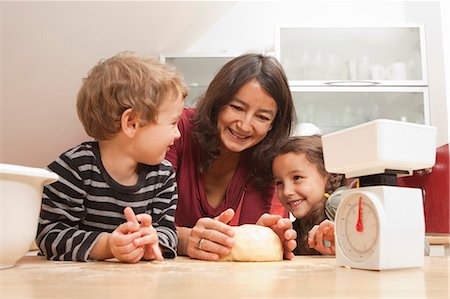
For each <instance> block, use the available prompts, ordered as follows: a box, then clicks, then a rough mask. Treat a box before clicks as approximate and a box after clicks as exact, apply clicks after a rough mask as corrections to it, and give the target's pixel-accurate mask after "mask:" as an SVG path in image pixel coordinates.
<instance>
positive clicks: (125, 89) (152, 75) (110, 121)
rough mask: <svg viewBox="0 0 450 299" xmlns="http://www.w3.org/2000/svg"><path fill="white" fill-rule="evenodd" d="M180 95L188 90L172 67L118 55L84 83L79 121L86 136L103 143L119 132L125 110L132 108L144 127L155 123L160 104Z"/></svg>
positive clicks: (95, 69)
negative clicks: (149, 123)
mask: <svg viewBox="0 0 450 299" xmlns="http://www.w3.org/2000/svg"><path fill="white" fill-rule="evenodd" d="M180 94H181V95H182V96H183V97H186V95H187V87H186V86H185V84H184V81H183V77H182V75H181V74H180V73H179V72H178V71H177V70H175V69H174V68H173V67H170V66H168V65H166V64H162V63H161V62H159V60H158V59H156V58H144V57H139V56H137V55H135V54H134V53H132V52H121V53H119V54H117V55H115V56H113V57H111V58H109V59H106V60H101V61H100V62H98V63H97V65H95V66H94V67H93V68H92V69H91V70H90V71H89V73H88V75H87V77H86V78H84V79H83V82H82V86H81V88H80V91H79V92H78V97H77V111H78V118H79V119H80V121H81V123H82V124H83V126H84V129H85V130H86V133H87V134H88V135H89V136H91V137H93V138H95V139H97V140H106V139H109V138H110V137H111V136H112V135H114V134H115V133H117V132H118V131H119V130H120V118H121V116H122V113H123V112H124V111H125V110H127V109H129V108H132V109H133V115H139V116H140V117H141V120H142V122H141V125H145V124H146V123H148V122H152V121H156V120H157V117H158V107H159V106H160V105H161V104H162V102H163V101H165V100H166V99H168V97H170V96H178V95H180Z"/></svg>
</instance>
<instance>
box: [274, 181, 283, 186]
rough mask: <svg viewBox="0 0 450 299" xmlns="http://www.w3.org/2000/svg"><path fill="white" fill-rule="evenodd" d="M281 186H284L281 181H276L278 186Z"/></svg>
mask: <svg viewBox="0 0 450 299" xmlns="http://www.w3.org/2000/svg"><path fill="white" fill-rule="evenodd" d="M281 184H283V183H282V182H281V181H275V185H276V186H280V185H281Z"/></svg>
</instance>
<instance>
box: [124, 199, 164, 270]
mask: <svg viewBox="0 0 450 299" xmlns="http://www.w3.org/2000/svg"><path fill="white" fill-rule="evenodd" d="M124 214H125V218H126V219H127V221H128V222H132V223H135V224H137V225H138V226H139V233H140V237H138V238H136V239H135V240H134V244H135V245H136V246H138V247H140V248H143V249H144V255H143V258H144V259H145V260H157V261H163V260H164V257H163V255H162V252H161V248H160V247H159V242H158V235H157V233H156V230H155V228H154V227H153V226H152V217H151V216H150V215H148V214H138V215H135V214H134V212H133V209H131V208H129V207H127V208H125V210H124Z"/></svg>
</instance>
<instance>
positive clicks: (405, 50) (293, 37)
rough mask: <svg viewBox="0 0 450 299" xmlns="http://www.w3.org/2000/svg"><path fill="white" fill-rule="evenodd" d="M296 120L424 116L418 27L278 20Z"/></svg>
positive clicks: (334, 122)
mask: <svg viewBox="0 0 450 299" xmlns="http://www.w3.org/2000/svg"><path fill="white" fill-rule="evenodd" d="M275 55H276V57H277V58H278V59H279V60H280V62H281V64H282V65H283V68H284V70H285V72H286V75H287V77H288V80H289V85H290V87H291V91H292V94H293V98H294V101H295V106H296V109H297V118H298V122H300V123H305V122H306V123H313V124H315V125H316V126H318V127H319V128H320V130H321V133H322V134H325V133H330V132H333V131H337V130H340V129H343V128H346V127H350V126H354V125H357V124H360V123H363V122H367V121H370V120H373V119H377V118H387V119H394V120H402V121H408V122H414V123H420V124H429V123H430V119H429V93H428V76H427V65H426V52H425V39H424V28H423V26H421V25H404V26H385V27H278V28H277V30H276V42H275Z"/></svg>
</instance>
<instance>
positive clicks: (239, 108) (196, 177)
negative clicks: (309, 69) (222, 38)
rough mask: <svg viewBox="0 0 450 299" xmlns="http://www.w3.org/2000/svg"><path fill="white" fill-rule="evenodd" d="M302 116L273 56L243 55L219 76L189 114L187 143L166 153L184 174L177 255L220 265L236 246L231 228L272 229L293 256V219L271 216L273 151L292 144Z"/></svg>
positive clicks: (183, 125)
mask: <svg viewBox="0 0 450 299" xmlns="http://www.w3.org/2000/svg"><path fill="white" fill-rule="evenodd" d="M294 119H295V110H294V105H293V102H292V97H291V93H290V90H289V86H288V83H287V79H286V76H285V74H284V72H283V69H282V67H281V65H280V64H279V62H278V61H277V60H276V59H275V58H273V57H266V56H263V55H259V54H245V55H241V56H239V57H237V58H235V59H233V60H232V61H230V62H228V63H227V64H226V65H225V66H224V67H223V68H222V69H221V70H220V71H219V72H218V73H217V75H216V76H215V78H214V79H213V80H212V82H211V84H210V85H209V87H208V89H207V91H206V93H205V95H204V96H203V98H201V99H200V100H199V102H198V104H197V109H196V110H193V109H189V110H185V111H184V112H183V115H182V118H181V120H180V122H179V124H178V127H179V130H180V132H181V138H180V139H179V140H177V141H176V142H175V144H174V145H173V146H172V148H171V149H170V151H169V152H168V154H167V159H168V160H169V161H170V162H172V164H173V166H174V169H175V171H176V174H177V184H178V207H177V210H176V214H175V222H176V225H177V230H178V238H179V244H178V254H180V255H189V256H190V257H193V258H197V259H204V260H218V258H219V255H226V254H228V253H229V252H230V250H231V247H232V246H233V238H232V237H233V231H232V230H231V229H230V227H229V226H228V225H227V224H230V225H241V224H246V223H253V224H254V223H257V224H260V225H265V226H270V227H272V229H274V231H275V232H277V233H278V235H279V236H280V238H281V240H282V241H283V242H284V248H285V258H287V259H290V258H292V257H293V254H292V252H291V251H292V250H293V249H294V248H295V246H296V243H295V237H296V234H295V231H294V230H292V224H291V223H290V221H289V219H282V218H281V216H279V215H269V214H265V213H268V212H269V211H270V207H271V202H272V197H273V195H274V189H275V188H274V185H273V180H272V173H271V165H270V161H272V158H273V153H274V149H275V148H274V147H275V146H276V145H278V144H281V143H283V142H284V141H285V140H287V139H288V137H289V134H290V132H291V125H292V123H293V122H294Z"/></svg>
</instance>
